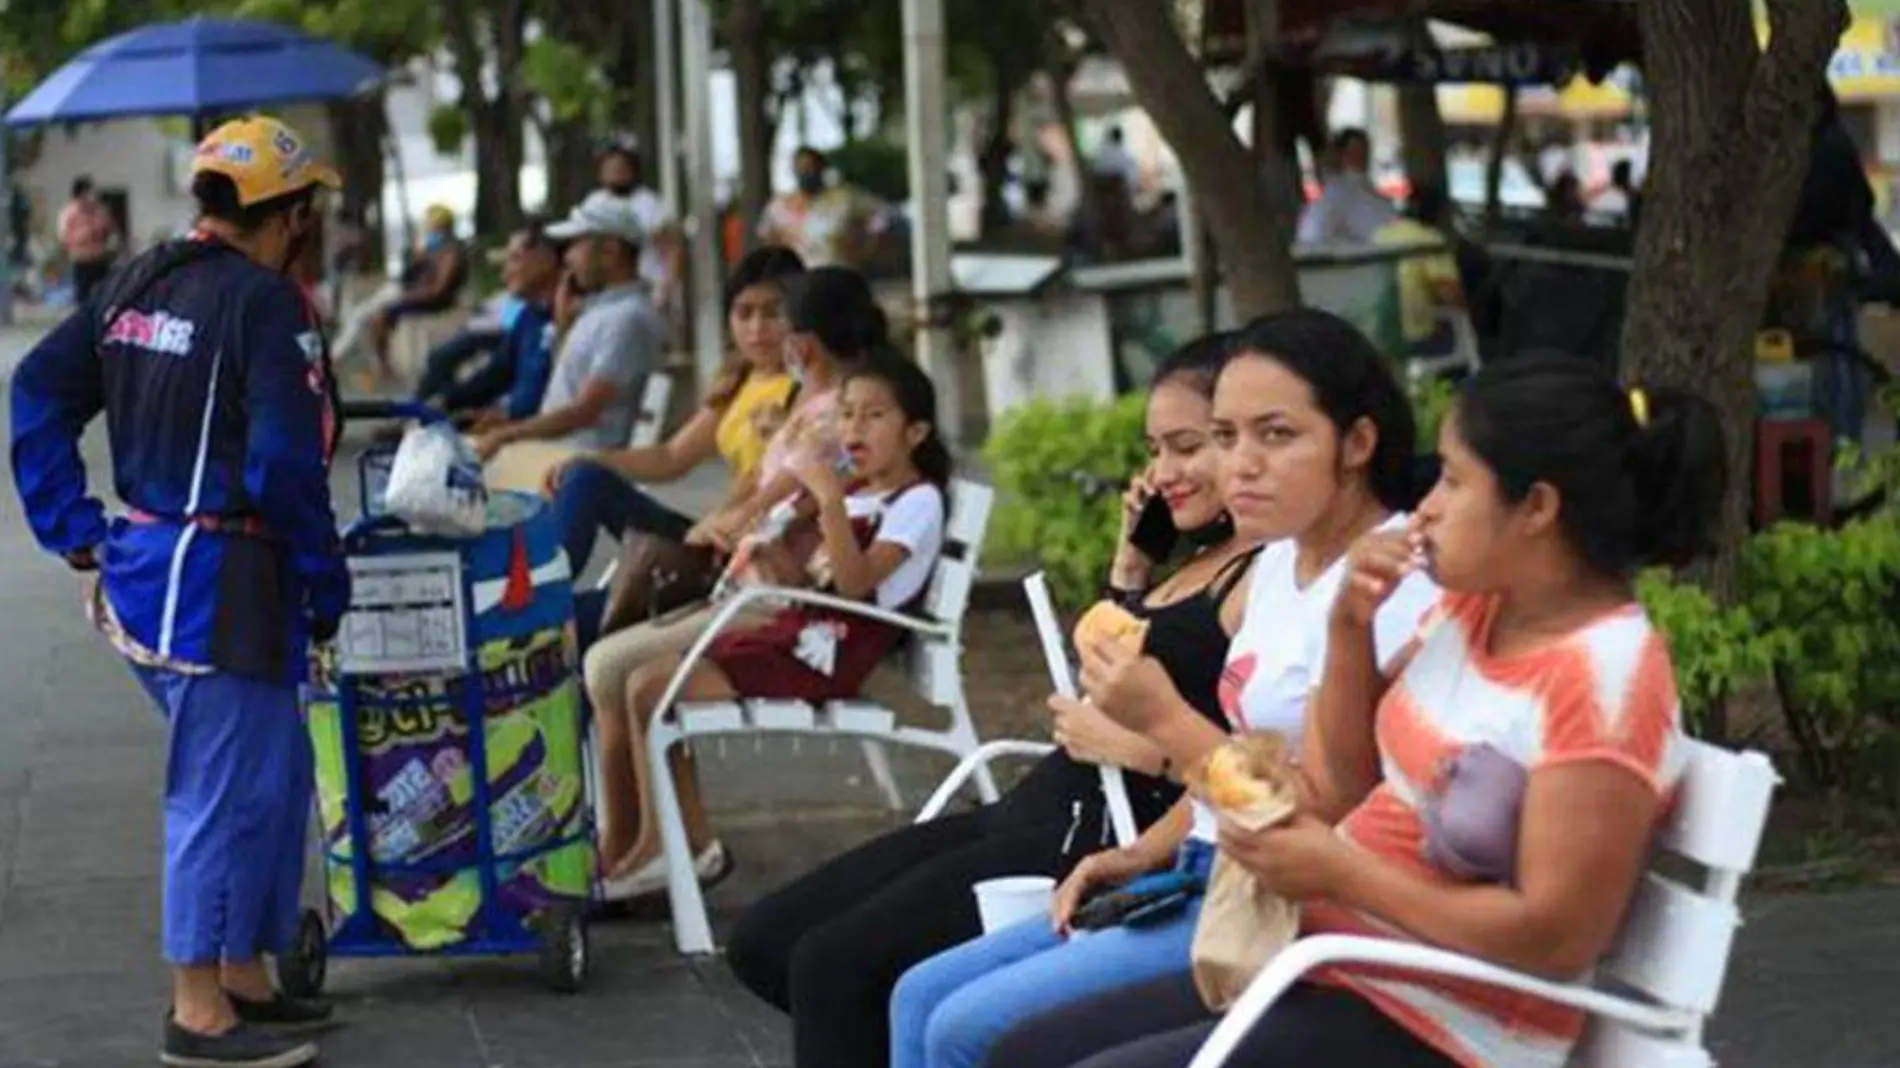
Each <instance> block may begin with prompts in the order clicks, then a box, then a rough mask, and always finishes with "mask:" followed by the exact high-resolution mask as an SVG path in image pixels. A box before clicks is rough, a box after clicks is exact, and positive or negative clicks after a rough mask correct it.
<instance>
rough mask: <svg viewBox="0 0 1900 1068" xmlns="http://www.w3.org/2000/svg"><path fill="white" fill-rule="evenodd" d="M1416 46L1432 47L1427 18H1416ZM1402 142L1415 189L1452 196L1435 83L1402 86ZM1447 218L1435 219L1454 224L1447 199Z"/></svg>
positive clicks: (1414, 45) (1438, 221)
mask: <svg viewBox="0 0 1900 1068" xmlns="http://www.w3.org/2000/svg"><path fill="white" fill-rule="evenodd" d="M1411 34H1412V41H1413V47H1424V48H1430V47H1432V35H1431V30H1429V29H1428V28H1427V27H1426V25H1425V20H1424V19H1414V20H1413V22H1412V28H1411ZM1399 139H1400V142H1401V145H1400V153H1401V157H1400V158H1401V161H1402V163H1403V164H1404V167H1405V176H1406V178H1408V179H1410V180H1411V183H1412V186H1413V188H1418V187H1419V186H1431V187H1432V188H1434V189H1437V190H1438V191H1439V192H1441V193H1449V189H1448V187H1447V185H1446V182H1447V180H1448V179H1447V175H1446V171H1445V117H1444V116H1443V115H1442V114H1440V113H1439V110H1438V86H1437V85H1435V84H1433V83H1431V82H1424V83H1414V82H1405V83H1401V84H1400V85H1399ZM1445 213H1446V216H1447V217H1446V218H1443V219H1434V220H1432V222H1433V224H1434V225H1439V226H1443V225H1445V224H1447V223H1449V222H1450V221H1451V219H1450V218H1449V216H1450V214H1451V200H1450V198H1449V196H1447V198H1446V200H1445Z"/></svg>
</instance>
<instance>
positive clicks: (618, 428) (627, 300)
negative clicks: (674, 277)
mask: <svg viewBox="0 0 1900 1068" xmlns="http://www.w3.org/2000/svg"><path fill="white" fill-rule="evenodd" d="M664 339H665V331H664V328H663V327H662V325H661V323H660V317H659V314H658V313H657V312H655V311H654V310H653V302H652V301H650V300H648V299H647V295H646V292H645V291H644V290H643V289H642V288H641V287H640V286H639V285H638V284H628V285H624V286H616V287H614V288H612V289H604V290H602V291H600V292H599V293H596V294H594V296H593V297H592V298H590V299H589V300H588V302H587V307H586V308H585V309H584V310H583V311H582V312H581V314H580V318H578V319H576V320H575V321H574V327H573V329H572V330H569V331H568V335H567V342H566V344H564V345H562V346H561V351H560V354H559V356H558V357H557V358H556V359H555V361H554V374H553V375H552V376H551V377H550V378H549V379H548V391H547V393H545V394H544V395H543V396H542V398H541V412H542V414H544V415H545V414H546V413H548V412H551V411H555V410H557V409H560V408H566V407H568V406H569V405H572V404H573V403H574V402H575V401H577V400H579V399H580V395H581V391H582V390H583V389H584V388H586V386H587V382H588V380H589V379H595V378H599V379H603V380H605V381H608V382H612V383H613V384H614V388H615V390H616V393H615V396H614V401H613V403H612V404H610V405H608V407H607V410H606V411H605V412H603V413H601V417H600V420H599V422H597V423H595V424H594V425H593V426H591V427H586V428H583V429H581V430H576V431H574V432H573V433H572V434H569V435H568V436H567V438H566V439H565V440H566V442H567V444H570V445H575V446H578V447H580V448H583V449H619V448H624V447H625V446H626V444H627V438H628V436H629V435H631V434H632V433H633V418H634V415H635V414H636V413H637V412H638V411H639V408H640V390H641V388H642V386H643V384H644V382H645V379H646V376H647V374H648V373H649V372H651V371H652V370H653V369H654V368H655V367H658V366H659V364H660V358H661V355H662V351H661V350H662V348H663V346H664Z"/></svg>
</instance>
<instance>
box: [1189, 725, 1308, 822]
mask: <svg viewBox="0 0 1900 1068" xmlns="http://www.w3.org/2000/svg"><path fill="white" fill-rule="evenodd" d="M1197 779H1198V786H1199V789H1198V790H1197V792H1198V793H1199V794H1200V795H1201V798H1202V799H1203V800H1205V801H1206V802H1207V803H1208V804H1210V805H1212V806H1214V807H1215V808H1217V809H1219V810H1220V811H1221V812H1222V814H1224V815H1226V816H1227V817H1228V818H1230V819H1232V820H1234V821H1235V822H1237V823H1239V824H1241V825H1243V826H1247V827H1253V828H1259V827H1265V826H1268V825H1270V824H1273V823H1278V822H1279V821H1280V820H1283V819H1285V818H1286V817H1287V816H1290V815H1292V814H1293V810H1294V807H1295V804H1296V799H1297V795H1296V784H1297V779H1296V773H1295V772H1294V770H1293V765H1292V761H1291V759H1290V758H1289V756H1288V753H1287V746H1286V739H1284V738H1283V737H1281V736H1280V735H1279V734H1278V733H1277V732H1273V731H1263V732H1261V733H1258V734H1249V735H1245V736H1243V737H1240V738H1236V739H1234V740H1233V741H1231V742H1228V743H1227V744H1226V745H1223V746H1221V747H1220V748H1219V749H1216V750H1214V751H1213V752H1212V753H1209V754H1208V756H1207V759H1206V760H1205V761H1204V762H1203V763H1202V765H1201V768H1200V774H1199V775H1198V776H1197Z"/></svg>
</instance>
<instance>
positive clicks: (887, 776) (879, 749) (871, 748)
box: [861, 738, 904, 812]
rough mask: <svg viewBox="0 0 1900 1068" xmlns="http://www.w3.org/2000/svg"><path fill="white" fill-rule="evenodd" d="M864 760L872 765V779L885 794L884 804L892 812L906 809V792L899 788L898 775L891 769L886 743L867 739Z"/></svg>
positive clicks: (879, 790) (864, 743)
mask: <svg viewBox="0 0 1900 1068" xmlns="http://www.w3.org/2000/svg"><path fill="white" fill-rule="evenodd" d="M861 744H862V745H863V747H864V762H865V763H866V764H869V765H870V766H871V779H872V781H874V782H876V783H877V788H878V792H879V793H882V794H883V795H884V804H885V805H886V806H888V807H889V808H890V810H891V811H892V812H902V811H904V792H903V791H902V790H899V789H898V788H897V776H896V775H895V774H893V773H892V771H891V754H890V751H889V750H887V749H885V748H884V743H883V742H879V741H874V740H871V739H868V738H867V739H865V741H864V742H863V743H861Z"/></svg>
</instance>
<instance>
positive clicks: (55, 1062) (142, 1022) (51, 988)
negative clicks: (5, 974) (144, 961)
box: [0, 969, 166, 1068]
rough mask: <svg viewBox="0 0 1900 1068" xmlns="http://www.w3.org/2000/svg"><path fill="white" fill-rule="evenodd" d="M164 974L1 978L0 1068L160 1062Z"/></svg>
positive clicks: (105, 1067)
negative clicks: (157, 1056)
mask: <svg viewBox="0 0 1900 1068" xmlns="http://www.w3.org/2000/svg"><path fill="white" fill-rule="evenodd" d="M162 978H163V977H162V975H161V974H159V973H158V972H157V971H156V970H153V972H152V974H151V976H150V981H147V980H146V979H145V978H142V977H137V976H134V975H131V974H129V973H128V972H127V971H126V970H125V969H119V970H116V971H112V972H95V973H87V974H71V975H61V976H51V977H48V976H34V977H30V978H18V979H0V1068H68V1066H70V1068H111V1066H117V1065H120V1064H128V1065H129V1064H138V1065H141V1066H147V1065H150V1064H152V1063H154V1062H155V1061H156V1060H157V1058H156V1056H155V1054H156V1052H157V1049H158V1043H159V1039H160V1030H161V1027H162V1023H161V1021H162V1020H163V1019H164V1012H165V989H166V988H165V986H164V983H163V981H162Z"/></svg>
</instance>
